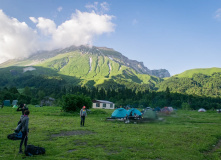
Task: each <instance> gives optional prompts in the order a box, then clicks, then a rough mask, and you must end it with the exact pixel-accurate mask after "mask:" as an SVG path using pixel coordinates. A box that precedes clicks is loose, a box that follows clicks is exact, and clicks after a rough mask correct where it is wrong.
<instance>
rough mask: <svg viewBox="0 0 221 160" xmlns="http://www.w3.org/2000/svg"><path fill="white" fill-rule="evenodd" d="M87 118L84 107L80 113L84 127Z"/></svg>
mask: <svg viewBox="0 0 221 160" xmlns="http://www.w3.org/2000/svg"><path fill="white" fill-rule="evenodd" d="M86 116H87V111H86V107H85V106H83V107H82V109H81V111H80V117H81V126H84V121H85V117H86Z"/></svg>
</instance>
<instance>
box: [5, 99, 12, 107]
mask: <svg viewBox="0 0 221 160" xmlns="http://www.w3.org/2000/svg"><path fill="white" fill-rule="evenodd" d="M3 103H4V106H11V102H10V100H4V102H3Z"/></svg>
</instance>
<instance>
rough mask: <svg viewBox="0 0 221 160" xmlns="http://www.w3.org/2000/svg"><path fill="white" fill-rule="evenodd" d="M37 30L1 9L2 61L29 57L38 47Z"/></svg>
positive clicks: (0, 49) (0, 53)
mask: <svg viewBox="0 0 221 160" xmlns="http://www.w3.org/2000/svg"><path fill="white" fill-rule="evenodd" d="M37 38H38V36H37V34H36V32H35V31H34V30H33V29H31V28H30V27H28V25H27V24H26V23H25V22H19V21H18V20H17V19H16V18H10V17H8V16H7V15H5V13H4V12H3V11H2V10H0V62H3V61H5V60H8V59H14V58H21V57H22V58H23V57H28V56H29V55H30V54H31V53H33V52H36V51H37V49H38V43H37Z"/></svg>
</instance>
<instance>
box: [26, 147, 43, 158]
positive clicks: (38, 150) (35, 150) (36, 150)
mask: <svg viewBox="0 0 221 160" xmlns="http://www.w3.org/2000/svg"><path fill="white" fill-rule="evenodd" d="M39 154H45V148H43V147H36V146H34V145H27V147H26V149H25V155H26V156H32V155H39Z"/></svg>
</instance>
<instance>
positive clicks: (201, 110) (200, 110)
mask: <svg viewBox="0 0 221 160" xmlns="http://www.w3.org/2000/svg"><path fill="white" fill-rule="evenodd" d="M198 112H206V110H205V109H204V108H200V109H199V110H198Z"/></svg>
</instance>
